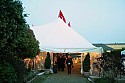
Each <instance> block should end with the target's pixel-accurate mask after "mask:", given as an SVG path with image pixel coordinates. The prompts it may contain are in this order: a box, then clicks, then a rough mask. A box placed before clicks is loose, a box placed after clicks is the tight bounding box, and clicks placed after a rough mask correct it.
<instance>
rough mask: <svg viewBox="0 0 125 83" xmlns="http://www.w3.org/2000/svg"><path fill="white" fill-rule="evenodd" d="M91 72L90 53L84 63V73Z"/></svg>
mask: <svg viewBox="0 0 125 83" xmlns="http://www.w3.org/2000/svg"><path fill="white" fill-rule="evenodd" d="M89 70H90V54H89V53H88V54H87V55H86V57H85V59H84V61H83V71H84V72H88V71H89Z"/></svg>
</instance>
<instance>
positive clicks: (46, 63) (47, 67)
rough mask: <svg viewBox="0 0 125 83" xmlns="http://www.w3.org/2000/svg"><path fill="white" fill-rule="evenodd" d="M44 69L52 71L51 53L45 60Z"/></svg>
mask: <svg viewBox="0 0 125 83" xmlns="http://www.w3.org/2000/svg"><path fill="white" fill-rule="evenodd" d="M44 67H45V68H46V69H50V67H51V59H50V54H49V52H47V56H46V59H45V64H44Z"/></svg>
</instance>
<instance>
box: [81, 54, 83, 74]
mask: <svg viewBox="0 0 125 83" xmlns="http://www.w3.org/2000/svg"><path fill="white" fill-rule="evenodd" d="M82 61H83V53H81V74H83V63H82Z"/></svg>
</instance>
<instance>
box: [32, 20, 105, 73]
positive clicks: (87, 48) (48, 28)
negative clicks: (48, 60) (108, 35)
mask: <svg viewBox="0 0 125 83" xmlns="http://www.w3.org/2000/svg"><path fill="white" fill-rule="evenodd" d="M31 29H32V30H33V32H34V34H35V37H36V39H37V40H38V41H39V42H40V49H41V51H47V52H54V53H59V52H62V53H68V52H70V53H76V52H79V53H81V73H83V67H82V59H83V52H95V51H96V52H100V53H101V52H102V51H103V49H102V48H97V47H95V46H93V45H92V44H91V43H90V42H88V41H87V40H86V39H85V38H83V37H82V36H80V35H79V34H78V33H77V32H75V31H74V30H73V29H72V28H71V27H69V26H68V25H67V24H66V23H65V22H63V21H62V20H61V19H60V18H58V19H57V20H55V21H52V22H50V23H48V24H45V25H42V26H35V27H31Z"/></svg>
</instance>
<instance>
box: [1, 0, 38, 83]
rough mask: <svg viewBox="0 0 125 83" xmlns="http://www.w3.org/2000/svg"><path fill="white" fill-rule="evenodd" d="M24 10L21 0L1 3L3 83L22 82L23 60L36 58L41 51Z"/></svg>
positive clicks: (9, 0) (2, 1) (23, 72)
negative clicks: (27, 22) (26, 19)
mask: <svg viewBox="0 0 125 83" xmlns="http://www.w3.org/2000/svg"><path fill="white" fill-rule="evenodd" d="M23 9H24V8H23V7H22V3H21V1H20V0H1V1H0V82H1V83H15V82H17V81H18V82H21V80H23V78H24V76H25V67H24V63H23V62H22V60H21V59H24V58H27V57H29V58H32V57H35V56H36V54H37V53H38V51H39V42H38V41H37V40H36V39H35V37H34V35H33V34H31V32H29V31H30V29H29V27H28V24H26V21H25V18H24V16H26V14H23ZM1 70H2V71H1ZM8 72H9V73H8ZM13 72H14V73H13ZM19 80H20V81H19Z"/></svg>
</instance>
